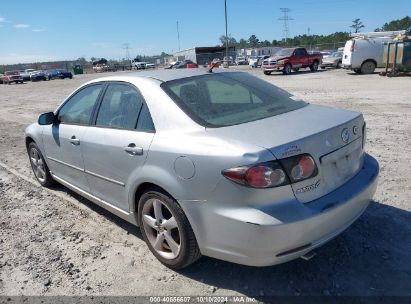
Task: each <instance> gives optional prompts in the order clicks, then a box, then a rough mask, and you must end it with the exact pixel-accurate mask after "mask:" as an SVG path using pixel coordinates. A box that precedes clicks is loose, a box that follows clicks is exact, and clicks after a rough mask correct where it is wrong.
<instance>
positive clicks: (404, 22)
mask: <svg viewBox="0 0 411 304" xmlns="http://www.w3.org/2000/svg"><path fill="white" fill-rule="evenodd" d="M364 27H365V25H364V24H363V23H362V22H361V20H360V19H359V18H357V19H355V20H353V21H352V24H351V25H350V28H352V31H353V32H355V33H358V32H359V31H360V30H361V29H363V28H364ZM409 28H411V17H409V16H406V17H404V18H402V19H398V20H392V21H390V22H387V23H385V24H384V25H383V26H382V27H380V28H377V29H375V31H399V30H405V29H409ZM349 36H350V33H349V32H335V33H332V34H329V35H308V34H304V35H298V36H294V37H292V38H288V39H287V40H285V39H282V40H276V39H274V40H272V41H269V40H260V39H258V38H257V36H256V35H251V36H250V37H249V38H248V39H244V38H241V39H239V40H237V39H235V38H234V37H231V36H228V37H227V36H225V35H223V36H221V37H220V43H221V46H225V45H226V41H228V45H229V46H235V47H236V48H254V47H263V46H279V47H287V46H297V45H298V46H306V47H308V46H315V45H332V44H338V43H342V42H345V41H347V40H348V39H349Z"/></svg>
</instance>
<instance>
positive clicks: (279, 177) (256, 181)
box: [222, 154, 318, 188]
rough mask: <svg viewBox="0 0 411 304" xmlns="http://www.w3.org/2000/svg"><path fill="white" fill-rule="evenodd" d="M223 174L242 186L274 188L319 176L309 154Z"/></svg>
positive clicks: (235, 169) (245, 167)
mask: <svg viewBox="0 0 411 304" xmlns="http://www.w3.org/2000/svg"><path fill="white" fill-rule="evenodd" d="M222 174H223V175H224V176H225V177H226V178H228V179H229V180H232V181H234V182H236V183H238V184H241V185H245V186H249V187H253V188H272V187H279V186H283V185H287V184H289V183H295V182H300V181H302V180H305V179H308V178H312V177H314V176H316V175H317V174H318V169H317V165H316V164H315V161H314V159H313V158H312V157H311V156H310V155H309V154H301V155H297V156H293V157H289V158H284V159H280V160H279V161H271V162H266V163H261V164H256V165H252V166H242V167H236V168H231V169H227V170H224V171H223V172H222Z"/></svg>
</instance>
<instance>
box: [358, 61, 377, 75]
mask: <svg viewBox="0 0 411 304" xmlns="http://www.w3.org/2000/svg"><path fill="white" fill-rule="evenodd" d="M375 68H376V65H375V63H374V62H373V61H366V62H364V63H363V64H362V65H361V73H362V74H372V73H374V71H375Z"/></svg>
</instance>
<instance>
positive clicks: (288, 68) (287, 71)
mask: <svg viewBox="0 0 411 304" xmlns="http://www.w3.org/2000/svg"><path fill="white" fill-rule="evenodd" d="M291 70H292V67H291V64H289V63H287V64H286V65H285V66H284V68H283V74H284V75H290V74H291Z"/></svg>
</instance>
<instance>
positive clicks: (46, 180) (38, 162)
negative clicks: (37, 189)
mask: <svg viewBox="0 0 411 304" xmlns="http://www.w3.org/2000/svg"><path fill="white" fill-rule="evenodd" d="M28 153H29V158H30V164H31V168H32V169H33V173H34V176H35V177H36V179H37V181H38V182H39V183H40V185H42V186H44V187H50V186H52V185H53V184H55V181H54V179H53V178H52V177H51V174H50V170H49V168H48V167H47V164H46V162H45V161H44V157H43V155H42V154H41V152H40V149H39V148H38V147H37V145H36V144H35V143H34V142H32V143H30V144H29V146H28Z"/></svg>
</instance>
